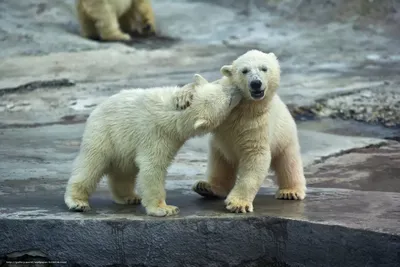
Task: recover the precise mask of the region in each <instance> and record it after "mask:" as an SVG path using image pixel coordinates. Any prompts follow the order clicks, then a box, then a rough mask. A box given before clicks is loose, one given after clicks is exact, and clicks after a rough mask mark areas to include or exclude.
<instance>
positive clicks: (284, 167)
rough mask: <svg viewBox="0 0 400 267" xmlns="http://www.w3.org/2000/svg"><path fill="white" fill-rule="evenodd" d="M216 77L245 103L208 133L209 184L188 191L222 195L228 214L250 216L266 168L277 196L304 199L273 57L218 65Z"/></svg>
mask: <svg viewBox="0 0 400 267" xmlns="http://www.w3.org/2000/svg"><path fill="white" fill-rule="evenodd" d="M244 68H246V69H247V70H248V72H247V73H246V74H243V73H242V71H243V69H244ZM266 68H267V70H266ZM265 70H266V71H265ZM221 73H222V74H223V75H224V76H225V77H223V78H222V79H221V80H218V81H216V82H215V83H218V84H222V85H224V86H237V87H238V88H239V89H240V90H241V91H242V94H243V96H244V99H243V100H242V101H241V102H240V103H239V105H237V106H236V108H235V109H233V110H232V112H231V114H230V115H229V116H228V118H227V119H226V120H225V121H224V122H223V123H222V124H221V125H220V126H219V127H217V128H216V129H215V130H214V131H213V134H212V135H211V138H210V152H209V160H208V167H207V180H208V182H204V181H200V182H198V183H196V184H195V185H194V186H193V190H194V191H196V192H198V193H199V194H201V195H203V196H215V195H216V196H220V197H227V198H226V200H225V203H226V208H227V209H228V210H230V211H232V212H244V213H245V212H252V211H253V200H254V198H255V196H256V194H257V192H258V191H259V188H260V186H261V184H262V182H263V181H264V179H265V177H266V176H267V174H268V171H269V168H270V166H271V167H272V169H274V170H275V172H276V174H277V183H278V186H279V190H278V192H277V194H276V197H277V198H279V199H298V200H301V199H304V197H305V191H306V181H305V178H304V174H303V164H302V160H301V155H300V146H299V142H298V137H297V128H296V123H295V121H294V120H293V118H292V116H291V114H290V112H289V110H288V108H287V107H286V105H285V104H284V103H283V102H282V100H281V99H280V98H279V96H278V95H277V94H276V93H275V92H276V90H277V89H278V87H279V83H280V67H279V62H278V60H277V58H276V56H275V55H274V54H273V53H269V54H266V53H263V52H261V51H257V50H251V51H248V52H247V53H245V54H244V55H242V56H240V57H239V58H238V59H236V60H235V61H234V62H233V64H232V65H228V66H223V67H222V68H221ZM255 79H259V80H261V81H262V89H264V90H265V95H264V97H262V98H260V99H254V98H253V97H252V95H251V93H250V91H251V88H250V82H251V81H252V80H255Z"/></svg>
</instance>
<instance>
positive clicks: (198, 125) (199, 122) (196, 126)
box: [194, 119, 209, 130]
mask: <svg viewBox="0 0 400 267" xmlns="http://www.w3.org/2000/svg"><path fill="white" fill-rule="evenodd" d="M208 126H209V123H208V121H206V120H205V119H198V120H197V121H196V122H195V123H194V129H195V130H200V129H204V128H207V127H208Z"/></svg>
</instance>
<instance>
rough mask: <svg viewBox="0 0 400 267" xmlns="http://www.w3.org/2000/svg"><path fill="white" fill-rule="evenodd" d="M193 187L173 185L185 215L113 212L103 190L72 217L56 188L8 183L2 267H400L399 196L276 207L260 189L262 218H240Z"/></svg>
mask: <svg viewBox="0 0 400 267" xmlns="http://www.w3.org/2000/svg"><path fill="white" fill-rule="evenodd" d="M14 182H15V181H14ZM191 183H192V181H179V182H175V181H172V182H170V183H168V185H167V188H168V203H170V204H172V205H178V206H179V207H180V209H181V213H180V215H178V216H175V217H170V218H154V217H148V216H146V215H145V214H144V210H143V209H142V208H141V207H140V206H139V207H135V206H121V205H117V204H114V203H112V202H111V199H110V197H109V193H108V192H107V191H106V189H105V188H99V190H98V191H97V192H96V193H95V194H94V195H93V197H92V198H91V206H92V211H91V212H89V213H73V212H68V211H67V210H66V207H65V206H64V203H63V199H62V195H63V188H62V186H60V183H59V181H58V182H57V181H54V180H48V181H46V180H43V179H42V180H36V181H32V180H31V181H29V180H28V181H21V185H20V186H17V187H14V188H10V187H7V181H4V182H2V183H1V184H0V188H2V194H1V195H0V203H2V204H3V205H2V208H0V229H2V230H3V231H2V232H0V259H1V257H3V258H5V255H9V254H10V253H12V252H23V251H30V250H31V251H36V252H35V253H36V254H37V253H39V254H40V255H45V256H46V257H45V258H46V259H50V260H52V261H67V263H68V266H110V265H114V266H162V267H164V266H263V267H265V266H307V267H308V266H395V265H396V264H397V263H398V262H399V261H400V255H399V253H398V252H399V251H400V228H399V223H398V222H399V220H400V214H399V213H398V210H399V209H400V193H386V192H365V191H364V192H361V191H353V190H344V189H335V190H332V189H320V188H315V189H310V190H309V195H308V197H307V199H306V200H305V201H301V202H299V201H282V200H276V199H274V198H273V193H274V189H267V188H262V190H261V191H260V193H259V194H258V196H257V198H256V200H255V203H254V207H255V212H254V213H252V214H245V215H240V214H230V213H227V212H226V211H225V210H224V205H223V201H221V200H212V201H211V200H208V201H207V200H203V199H201V198H200V197H198V196H197V195H195V194H194V193H192V192H190V190H189V187H190V184H191ZM29 188H31V191H30V192H29V190H28V189H29ZM49 188H53V190H49ZM11 193H12V194H11ZM14 254H15V253H14ZM20 254H21V253H20ZM10 257H11V256H8V258H10ZM74 264H75V265H74ZM55 266H57V264H56V265H55ZM60 266H66V265H65V264H61V265H60Z"/></svg>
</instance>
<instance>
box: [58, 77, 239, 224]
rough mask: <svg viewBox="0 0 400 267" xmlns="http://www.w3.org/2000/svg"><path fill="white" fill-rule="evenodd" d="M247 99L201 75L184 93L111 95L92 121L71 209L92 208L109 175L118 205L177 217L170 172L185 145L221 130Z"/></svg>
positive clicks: (73, 181)
mask: <svg viewBox="0 0 400 267" xmlns="http://www.w3.org/2000/svg"><path fill="white" fill-rule="evenodd" d="M190 98H192V100H191V103H190V107H187V106H186V107H183V109H181V106H182V105H183V104H184V103H182V99H184V102H185V103H186V102H188V101H189V99H190ZM241 99H242V97H241V94H240V91H239V90H237V89H236V88H235V87H225V86H223V85H219V84H212V83H208V82H207V80H205V79H204V78H203V77H202V76H200V75H197V74H196V75H195V76H194V82H193V83H190V84H187V85H185V86H184V87H182V88H178V87H158V88H149V89H133V90H123V91H121V92H120V93H118V94H116V95H114V96H111V97H110V98H109V99H107V100H106V101H104V102H103V103H101V104H100V105H99V106H98V107H97V108H96V109H95V110H94V111H93V112H92V113H91V115H90V116H89V118H88V120H87V123H86V127H85V131H84V133H83V137H82V143H81V147H80V152H79V154H78V156H77V157H76V159H75V161H74V166H73V171H72V175H71V177H70V179H69V181H68V185H67V188H66V192H65V196H64V200H65V203H66V205H67V206H68V207H69V209H70V210H74V211H85V210H88V209H90V207H89V202H88V199H89V196H90V195H91V194H92V193H93V192H94V190H95V189H96V186H97V184H98V182H99V181H100V179H101V178H102V176H103V175H107V176H108V182H109V186H110V189H111V192H112V195H113V198H114V201H115V202H116V203H119V204H138V203H140V202H141V203H142V205H143V206H144V207H145V209H146V212H147V214H149V215H153V216H168V215H174V214H177V213H178V212H179V209H178V208H177V207H175V206H170V205H167V204H166V202H165V198H166V193H165V188H164V184H165V181H164V180H165V175H166V172H167V168H168V167H169V165H170V164H171V161H172V160H173V158H174V157H175V155H176V153H177V151H178V150H179V149H180V147H181V146H182V145H183V144H184V142H185V141H187V140H188V139H189V138H191V137H194V136H197V135H203V134H206V133H209V132H210V131H211V130H213V129H215V128H216V127H217V126H218V125H219V124H220V123H222V121H223V120H224V119H225V118H226V117H227V116H228V114H229V113H230V111H231V110H232V109H233V108H234V107H235V106H236V105H237V104H238V103H239V101H240V100H241ZM136 181H137V186H138V191H139V195H140V196H141V198H140V197H139V196H138V195H136V193H135V183H136Z"/></svg>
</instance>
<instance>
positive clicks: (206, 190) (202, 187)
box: [192, 181, 218, 198]
mask: <svg viewBox="0 0 400 267" xmlns="http://www.w3.org/2000/svg"><path fill="white" fill-rule="evenodd" d="M192 190H193V191H194V192H196V193H197V194H199V195H200V196H202V197H205V198H218V196H217V195H216V194H214V192H213V191H212V190H211V185H210V184H209V183H207V182H204V181H199V182H196V183H195V184H194V185H193V187H192Z"/></svg>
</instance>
